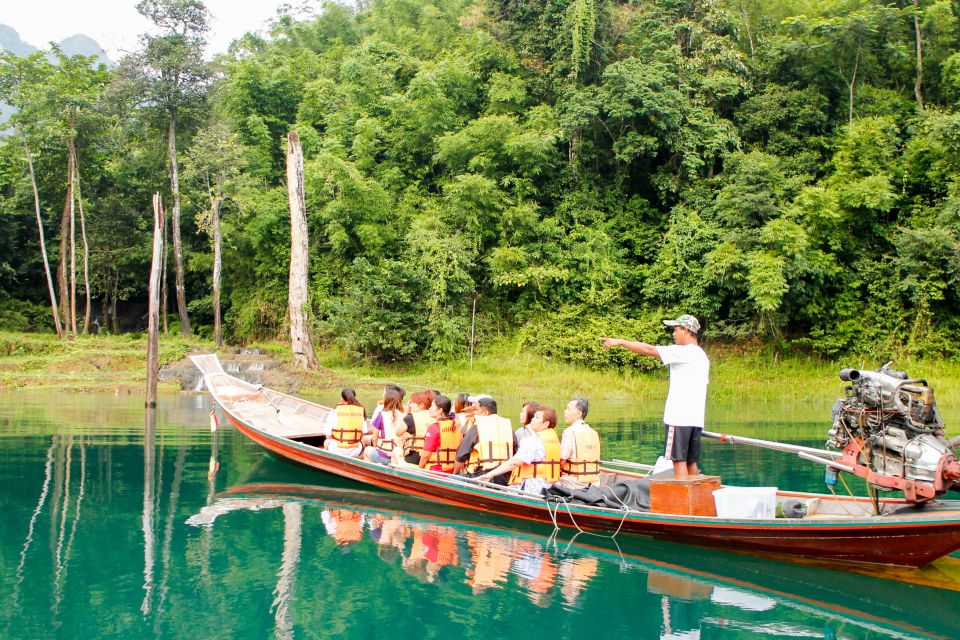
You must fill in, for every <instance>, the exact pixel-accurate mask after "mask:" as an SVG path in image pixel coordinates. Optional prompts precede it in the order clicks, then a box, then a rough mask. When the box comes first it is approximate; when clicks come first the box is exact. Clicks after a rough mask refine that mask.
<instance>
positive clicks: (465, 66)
mask: <svg viewBox="0 0 960 640" xmlns="http://www.w3.org/2000/svg"><path fill="white" fill-rule="evenodd" d="M139 6H140V7H141V10H142V11H145V12H147V13H150V12H153V13H150V14H151V15H154V13H155V14H156V15H154V22H156V23H157V24H161V23H163V21H164V20H168V19H169V20H170V21H172V22H170V25H171V29H170V30H169V31H168V32H165V33H166V35H165V36H164V37H162V38H156V39H152V40H148V41H145V42H144V48H143V50H142V51H141V52H140V53H139V55H140V58H138V59H139V60H140V61H141V62H142V68H143V69H146V70H148V71H149V70H151V69H152V70H153V71H152V72H150V73H148V74H146V76H140V77H141V79H145V78H147V79H150V81H151V82H150V84H149V86H150V87H151V89H150V91H149V92H148V93H143V92H142V91H141V92H140V93H137V91H134V90H132V89H131V86H132V85H130V84H129V82H128V83H127V84H125V83H124V82H123V79H124V78H125V77H127V78H128V79H129V77H128V76H125V71H124V68H123V67H121V68H119V69H116V70H113V71H111V72H109V73H110V76H111V83H110V84H109V85H108V86H107V88H106V90H105V91H94V90H93V89H82V90H80V91H78V92H73V93H71V92H69V91H68V92H65V93H63V94H62V96H61V98H60V100H61V103H60V104H66V103H65V102H63V101H64V100H66V101H67V103H69V104H77V105H79V106H78V108H80V109H81V110H83V111H85V112H86V113H90V114H91V116H93V115H94V114H96V117H95V118H94V117H91V118H90V119H89V121H85V122H84V123H83V124H82V126H81V127H80V128H81V129H82V131H81V134H82V135H83V136H85V138H84V140H85V141H93V140H96V141H98V143H97V145H96V148H97V149H99V151H97V152H94V151H93V149H94V147H93V146H91V145H90V144H88V143H87V142H85V143H84V148H85V149H88V151H87V152H86V153H87V154H88V156H89V157H88V158H86V159H84V163H85V165H87V166H89V169H88V170H87V171H88V173H89V174H90V177H89V178H86V177H85V180H89V182H88V184H89V185H90V186H89V187H88V188H87V193H88V194H89V197H91V198H94V197H95V198H97V201H98V202H100V203H101V204H100V205H99V207H100V209H101V210H102V213H100V214H99V215H98V216H97V217H96V218H95V219H94V220H93V221H92V224H93V229H92V230H91V236H92V238H93V239H94V240H93V241H94V245H95V249H94V271H95V274H96V276H95V283H96V284H95V289H96V290H97V291H98V295H101V296H104V297H105V299H110V298H111V296H113V297H117V296H119V297H120V299H121V300H123V299H127V300H135V299H138V298H142V296H143V291H144V285H145V283H143V282H141V280H143V278H142V277H134V275H133V274H136V273H139V272H142V271H143V266H144V264H145V260H146V254H147V245H146V244H145V231H146V228H147V225H146V222H145V212H146V206H145V205H146V203H147V202H148V201H149V200H148V198H147V197H146V194H148V193H149V192H150V191H151V190H155V189H160V190H163V189H164V188H165V187H164V183H163V153H164V150H163V145H162V141H161V140H158V139H156V136H153V137H151V135H152V134H148V133H147V132H149V131H151V130H150V129H149V127H148V126H147V125H150V126H156V119H155V117H154V115H153V114H155V110H156V108H157V107H164V108H169V107H170V106H172V105H174V104H176V108H177V109H183V110H184V111H183V113H184V114H187V116H186V119H187V121H186V122H184V123H183V125H182V126H181V127H180V129H179V130H178V135H179V136H180V137H181V138H182V139H183V144H184V145H185V148H186V147H188V146H189V147H190V148H191V151H190V152H189V154H188V155H189V161H188V162H187V177H188V179H187V180H185V183H184V192H185V195H186V197H187V201H188V202H189V203H191V205H196V206H195V210H194V213H199V212H202V211H209V210H210V205H209V202H210V196H211V194H212V193H223V194H228V193H229V197H230V198H232V202H233V203H234V204H233V205H231V207H229V208H228V209H227V212H226V215H224V217H223V229H222V232H223V252H224V257H223V264H224V271H223V286H224V302H223V305H224V309H225V321H226V331H227V339H228V340H234V341H243V340H248V339H252V338H257V337H265V336H276V335H282V334H283V326H284V323H285V304H284V300H285V287H286V264H287V261H288V259H289V255H288V252H289V235H288V234H289V228H288V225H287V212H286V203H285V197H284V193H285V192H284V177H283V157H284V156H283V154H284V146H283V141H284V140H285V137H286V134H287V132H288V131H289V130H290V129H296V130H297V131H298V132H299V133H300V136H301V139H302V141H303V145H304V151H305V155H306V159H307V162H306V184H307V211H308V216H309V225H310V237H311V243H312V244H311V263H310V277H311V296H312V305H313V308H314V312H315V313H314V316H315V317H316V318H317V320H316V322H317V326H316V327H315V328H316V329H318V330H320V332H321V333H322V334H323V335H324V336H325V339H326V340H328V341H330V342H332V343H336V344H338V345H340V346H342V347H343V348H345V349H346V350H348V351H350V352H352V353H355V354H357V355H358V357H368V358H376V359H390V360H396V359H417V358H424V357H430V358H454V357H458V356H461V355H463V354H464V353H466V352H467V351H468V349H469V347H470V345H471V341H473V342H475V343H478V344H482V343H483V342H484V341H485V340H488V339H491V338H492V337H494V336H496V335H500V334H503V333H512V332H517V331H519V332H521V333H522V335H523V339H524V341H525V342H524V343H525V344H527V345H529V347H530V348H533V349H536V350H539V351H541V352H542V353H545V354H549V355H554V356H556V357H562V358H567V359H571V360H575V361H579V362H583V363H584V364H587V365H590V366H600V365H604V364H614V365H622V364H625V363H626V361H623V360H618V359H617V358H618V356H616V355H612V354H609V353H607V352H604V351H603V350H602V349H600V348H598V344H596V343H595V342H591V340H592V337H593V336H594V335H595V334H600V333H627V334H630V335H633V336H635V337H638V338H642V339H649V340H657V335H658V333H657V331H658V330H657V326H658V325H657V319H658V318H660V317H661V315H663V314H676V313H679V312H692V313H696V314H699V315H701V316H703V318H704V319H705V321H706V324H707V326H708V327H709V328H708V331H709V333H710V335H712V336H714V337H715V338H718V339H724V338H726V339H754V340H756V339H760V340H764V341H767V342H768V343H769V344H771V345H773V346H775V347H776V348H781V349H803V350H810V351H813V352H816V353H823V354H829V355H835V354H839V353H846V352H851V351H861V352H869V353H876V354H884V355H887V354H891V353H893V352H913V353H935V354H941V355H957V352H958V349H957V347H956V346H955V344H954V343H955V341H953V340H950V339H949V337H950V336H951V335H952V332H953V331H954V329H955V328H956V325H957V324H958V323H957V321H956V320H955V319H956V318H957V317H960V296H958V294H957V291H958V290H960V289H958V285H960V222H958V220H960V218H958V216H960V178H958V177H957V176H958V175H960V118H958V100H960V30H958V26H960V25H958V16H957V12H956V10H955V8H954V3H950V2H947V1H946V0H924V1H921V2H919V14H917V16H918V24H919V25H920V31H921V33H922V34H923V35H922V41H921V43H920V45H921V49H922V52H923V57H922V63H921V64H920V65H919V71H920V75H919V76H918V75H917V74H918V65H917V58H916V51H917V42H916V29H915V24H914V5H913V3H906V2H904V3H894V4H890V3H884V2H879V1H876V0H850V1H845V2H835V3H822V2H816V3H811V2H805V1H800V0H795V1H794V0H791V1H788V2H772V1H769V0H745V1H742V2H731V1H728V0H695V1H693V2H689V1H683V2H680V1H677V0H654V1H652V2H644V3H633V2H622V1H619V0H616V1H613V0H525V1H524V2H518V1H514V0H509V1H505V2H498V3H492V2H483V1H477V2H471V1H469V0H374V1H373V2H371V3H369V4H362V5H360V8H353V7H349V6H347V5H338V4H333V3H326V4H324V6H323V7H322V8H321V9H320V10H319V12H317V13H316V14H305V13H292V12H288V13H285V14H281V15H279V16H278V17H277V19H276V20H275V21H274V23H273V26H272V29H271V31H270V33H268V34H267V35H263V36H261V35H254V34H248V35H246V36H244V37H243V38H241V39H240V40H238V41H236V42H235V43H234V44H233V45H232V46H231V48H230V51H229V52H228V53H227V54H224V55H222V56H220V57H219V58H218V59H217V61H216V65H215V67H216V70H217V73H216V76H215V78H213V79H212V81H210V79H209V77H208V76H207V75H206V73H207V71H206V67H201V66H197V65H194V63H196V62H198V61H197V60H195V59H194V58H192V57H191V56H188V55H184V52H186V51H188V50H189V47H190V46H193V45H192V44H191V43H193V44H195V40H196V38H198V37H200V36H201V35H202V31H203V29H199V30H195V31H191V30H190V29H180V28H179V27H176V26H174V25H187V24H195V25H201V23H202V22H203V20H201V18H203V17H204V16H205V15H206V14H205V12H204V10H203V7H202V3H200V2H198V1H196V0H190V1H187V0H178V1H176V2H174V1H173V0H165V1H164V2H159V1H157V2H152V1H149V0H145V1H144V2H142V3H141V4H140V5H139ZM291 11H292V10H291ZM188 18H189V19H188ZM201 26H202V25H201ZM4 61H5V63H6V64H7V65H8V67H6V69H7V71H6V72H5V73H4V75H3V77H4V78H5V81H4V84H3V87H4V91H5V93H4V95H5V96H11V95H12V94H11V93H10V87H12V86H14V85H12V84H11V83H10V78H13V77H14V76H15V74H13V75H11V73H10V70H12V69H14V68H16V67H17V65H23V64H27V63H25V62H15V61H13V60H12V59H11V58H9V56H8V57H5V58H4ZM29 64H32V65H33V66H34V67H35V68H33V67H32V71H31V73H35V74H40V76H42V77H48V76H51V75H53V74H54V73H56V70H55V69H54V65H49V64H48V63H45V62H41V61H40V60H39V59H35V60H33V62H30V63H29ZM58 64H59V65H60V68H61V72H60V73H61V74H62V73H63V71H62V70H65V69H68V68H75V69H79V67H70V65H80V66H83V65H84V64H86V65H89V64H90V63H89V61H87V62H84V61H83V60H70V59H66V58H63V57H62V56H61V58H60V59H59V60H58ZM44 65H47V66H44ZM162 69H167V70H168V71H166V72H164V71H161V70H162ZM38 77H39V76H38ZM75 77H79V76H75ZM208 81H210V82H208ZM917 82H919V83H920V85H921V89H922V96H923V104H922V106H921V104H919V101H918V99H917V98H916V93H915V85H916V84H917ZM42 85H43V82H34V83H33V84H32V85H31V86H33V87H35V89H32V90H31V91H30V92H26V93H24V92H21V93H20V94H17V96H16V98H17V100H18V102H17V103H16V104H17V106H18V107H19V108H20V113H19V114H18V116H17V120H16V121H15V122H16V123H17V124H18V125H20V126H22V127H23V131H24V132H25V133H26V134H27V135H29V136H31V138H30V139H31V144H32V145H34V146H35V147H36V148H37V149H38V150H39V152H40V153H39V155H38V158H37V170H38V175H39V176H40V192H41V199H42V200H43V202H44V208H45V211H47V212H48V213H47V214H46V215H47V216H48V218H47V224H48V228H47V231H48V233H49V235H50V236H51V239H49V240H48V243H49V244H50V248H51V249H55V239H56V235H57V232H56V229H55V227H54V224H53V214H52V211H53V210H55V208H56V207H57V202H58V199H59V200H60V202H62V197H63V194H62V186H58V183H57V179H58V176H60V175H62V173H63V169H62V167H63V162H64V159H63V157H62V154H61V152H60V151H58V149H57V146H56V139H57V132H58V129H57V125H56V124H55V122H54V121H55V118H54V117H53V116H51V115H44V114H49V113H52V112H51V111H50V108H51V105H53V104H55V102H54V99H53V97H51V96H50V95H49V94H50V92H49V91H48V92H46V93H45V92H44V91H42V90H41V89H42ZM190 88H192V89H190ZM188 89H190V90H188ZM193 89H196V91H194V92H191V91H192V90H193ZM208 89H209V91H208ZM66 96H74V98H69V99H68V98H67V97H66ZM142 98H146V99H142ZM200 98H204V99H200ZM71 100H74V102H70V101H71ZM211 123H212V124H211ZM208 125H209V126H208ZM214 127H215V128H214ZM198 131H199V132H200V133H199V134H197V133H196V132H198ZM195 134H196V135H197V137H196V139H195V141H194V142H193V143H192V145H191V142H190V141H191V140H192V139H193V137H194V135H195ZM218 150H219V151H220V152H221V153H218ZM20 157H22V153H21V154H20V155H18V150H17V149H15V148H14V147H13V138H8V139H5V140H4V141H3V142H2V143H0V224H2V225H3V227H4V229H5V230H9V234H5V235H4V236H2V240H0V243H3V244H2V247H0V248H2V249H3V250H4V253H3V254H2V255H3V256H6V255H12V254H16V255H20V252H19V251H18V250H19V249H20V248H21V247H25V246H27V244H28V242H30V241H33V242H35V239H33V238H31V237H30V234H29V230H30V227H29V224H27V222H28V221H29V218H27V217H26V216H27V215H28V213H29V212H30V209H29V207H28V206H27V205H29V203H30V202H31V199H30V198H31V196H30V195H29V192H28V191H27V190H26V189H27V186H26V184H25V178H24V175H25V174H24V170H23V167H22V160H20V159H19V158H20ZM214 185H218V186H217V188H212V187H213V186H214ZM167 190H169V187H167ZM231 214H236V215H231ZM208 220H209V216H208V215H207V216H206V217H205V216H204V215H201V216H200V217H199V218H196V216H192V217H189V218H188V221H187V224H185V225H184V235H185V250H186V254H187V260H186V264H187V274H186V276H187V288H188V290H189V292H190V296H189V297H190V298H191V299H195V300H198V301H200V302H197V303H196V305H197V309H198V310H199V311H201V313H200V315H199V316H198V320H199V322H200V323H201V324H203V323H204V322H207V321H209V317H208V316H209V314H207V315H204V313H202V308H203V305H204V304H207V303H204V302H203V301H204V300H209V295H210V290H211V282H210V275H209V266H210V264H211V261H212V259H211V258H210V256H209V253H210V249H209V243H208V242H207V240H206V238H205V236H204V235H203V234H202V232H203V231H204V230H205V229H207V221H208ZM8 247H9V251H7V248H8ZM11 252H12V253H11ZM22 254H23V255H33V254H31V253H30V252H22ZM38 267H39V265H38V261H37V260H36V259H34V258H26V259H24V260H23V261H22V262H18V261H11V260H9V259H8V258H5V257H0V288H2V291H3V294H4V295H5V296H7V297H8V298H9V299H18V300H23V301H26V302H31V303H37V302H42V300H43V297H42V296H43V293H44V290H43V288H42V287H41V286H40V284H41V283H42V274H41V272H40V271H39V270H38ZM208 306H209V305H208ZM18 308H23V309H28V308H29V307H18ZM474 308H476V315H475V316H474ZM28 316H30V314H28V313H25V312H24V313H19V314H8V317H23V318H26V317H28ZM31 317H32V316H31Z"/></svg>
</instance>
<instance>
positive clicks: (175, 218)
mask: <svg viewBox="0 0 960 640" xmlns="http://www.w3.org/2000/svg"><path fill="white" fill-rule="evenodd" d="M167 153H168V155H169V157H170V193H171V195H172V196H173V208H172V209H171V216H170V224H171V227H172V230H173V267H174V282H175V286H176V289H177V312H178V313H179V314H180V330H181V331H182V332H183V335H184V337H185V338H189V337H190V336H191V334H192V332H191V331H190V318H189V317H187V294H186V287H185V286H184V284H183V246H182V245H181V243H180V173H179V171H178V170H177V112H176V111H173V112H172V113H171V114H170V129H169V130H168V132H167Z"/></svg>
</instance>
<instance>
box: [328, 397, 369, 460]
mask: <svg viewBox="0 0 960 640" xmlns="http://www.w3.org/2000/svg"><path fill="white" fill-rule="evenodd" d="M366 431H367V410H366V409H364V408H363V405H361V404H360V403H359V402H357V393H356V392H355V391H354V390H353V389H350V388H346V389H344V390H343V391H341V392H340V402H338V403H337V406H336V407H334V410H333V411H331V412H330V416H329V417H328V418H327V425H326V436H327V439H326V441H325V442H324V443H323V446H324V448H326V449H327V450H328V451H333V452H335V453H339V454H341V455H345V456H350V457H351V458H356V457H357V456H359V455H360V453H361V452H362V451H363V444H362V443H361V442H360V440H361V438H363V434H364V433H366Z"/></svg>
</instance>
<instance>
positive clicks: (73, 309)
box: [67, 122, 77, 335]
mask: <svg viewBox="0 0 960 640" xmlns="http://www.w3.org/2000/svg"><path fill="white" fill-rule="evenodd" d="M70 127H71V130H72V127H73V125H72V122H71V125H70ZM76 160H77V154H76V150H75V149H74V144H73V135H72V134H69V135H67V182H68V183H69V184H68V188H67V194H68V195H69V197H70V331H71V332H72V333H73V335H77V207H76V203H77V199H76V195H77V191H76V184H77V165H76Z"/></svg>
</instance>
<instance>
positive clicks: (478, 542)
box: [467, 531, 511, 593]
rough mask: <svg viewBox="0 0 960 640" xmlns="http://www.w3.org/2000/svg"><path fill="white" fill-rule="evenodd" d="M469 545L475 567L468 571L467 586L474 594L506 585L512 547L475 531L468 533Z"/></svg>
mask: <svg viewBox="0 0 960 640" xmlns="http://www.w3.org/2000/svg"><path fill="white" fill-rule="evenodd" d="M467 543H468V544H469V545H470V552H471V556H472V557H471V560H472V565H473V566H472V567H470V568H468V569H467V584H468V585H470V586H471V587H473V592H474V593H480V592H481V591H484V590H485V589H489V588H491V587H493V588H496V587H499V586H500V585H502V584H505V583H506V581H507V576H508V575H509V573H510V562H511V560H510V557H511V556H510V547H508V546H507V545H506V544H505V543H503V542H501V541H500V540H499V539H498V538H496V537H494V536H489V535H484V534H480V535H477V534H476V533H474V532H473V531H468V532H467Z"/></svg>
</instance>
